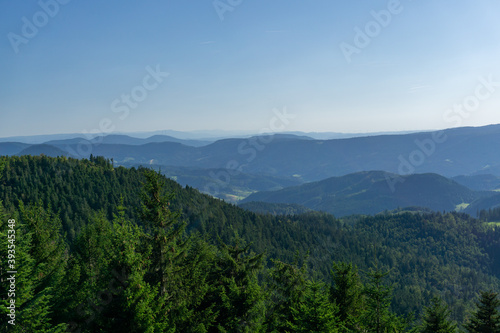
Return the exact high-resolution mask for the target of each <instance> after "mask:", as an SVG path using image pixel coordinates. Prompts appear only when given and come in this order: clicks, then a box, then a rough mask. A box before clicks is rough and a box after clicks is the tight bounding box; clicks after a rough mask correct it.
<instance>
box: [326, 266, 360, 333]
mask: <svg viewBox="0 0 500 333" xmlns="http://www.w3.org/2000/svg"><path fill="white" fill-rule="evenodd" d="M332 278H333V284H332V286H331V287H330V300H331V302H332V303H334V304H336V305H337V307H338V309H339V310H338V317H339V319H340V321H341V322H342V323H343V324H344V325H345V326H346V327H347V328H349V329H351V330H354V329H355V326H356V324H355V322H356V318H358V317H359V315H360V313H361V310H362V307H363V299H362V285H361V280H360V277H359V275H358V271H357V268H356V267H353V265H352V264H347V263H344V262H339V263H337V262H334V263H333V270H332Z"/></svg>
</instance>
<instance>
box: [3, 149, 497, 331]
mask: <svg viewBox="0 0 500 333" xmlns="http://www.w3.org/2000/svg"><path fill="white" fill-rule="evenodd" d="M0 165H3V170H2V171H1V172H0V200H1V201H2V205H3V206H4V207H5V210H4V212H3V213H2V210H0V221H1V226H0V227H1V229H0V232H1V233H2V235H1V237H2V247H4V248H7V245H6V244H3V243H5V242H6V240H7V237H6V235H4V233H7V228H8V227H7V220H8V219H15V220H16V221H17V226H16V228H17V229H16V241H17V243H16V244H17V245H16V246H18V251H19V256H20V257H19V262H20V263H19V272H20V273H19V274H20V276H19V281H18V282H19V286H20V288H19V290H23V291H22V292H20V294H19V296H18V301H19V302H18V303H19V308H18V310H19V313H18V318H19V320H20V322H19V325H20V326H18V327H21V324H22V325H26V326H22V327H25V328H26V327H49V328H50V327H52V328H54V327H56V326H57V325H59V324H61V327H63V326H64V325H63V324H64V323H66V324H68V323H71V325H70V326H71V327H77V328H80V329H82V331H84V332H93V331H99V330H101V331H109V332H112V331H116V332H120V330H121V331H129V332H144V331H147V329H150V331H154V332H166V331H168V330H167V328H168V327H170V328H172V327H175V328H174V331H175V330H176V331H179V332H215V331H222V329H225V330H226V331H229V332H230V331H249V332H254V331H255V332H258V331H263V332H267V331H273V330H274V331H278V332H285V331H286V330H288V331H300V330H299V328H301V327H302V331H308V329H307V326H306V324H305V323H306V322H308V321H311V320H313V319H314V318H315V317H314V314H313V313H312V312H308V311H306V310H307V309H320V313H319V314H318V313H317V315H320V317H321V318H323V319H322V320H326V321H328V323H329V324H328V325H330V326H329V327H330V328H332V329H330V330H321V331H324V332H335V331H336V330H334V329H333V328H334V327H337V328H338V327H339V326H338V325H340V324H339V323H340V322H343V323H347V322H346V321H345V320H347V319H345V318H344V319H342V318H343V317H342V310H343V309H344V308H343V307H340V308H339V306H338V304H340V303H338V302H337V301H336V300H337V298H336V297H338V294H335V292H334V291H335V288H333V289H331V290H330V289H329V285H331V284H332V275H331V270H332V264H333V263H334V262H347V263H351V264H353V265H354V267H357V268H358V269H359V276H360V280H361V281H360V282H359V284H355V288H354V289H355V290H357V291H356V292H357V293H358V294H359V300H360V303H359V304H358V305H357V306H358V307H357V309H356V311H355V312H353V313H355V315H354V314H353V316H354V317H352V318H351V319H349V320H351V322H350V323H351V324H353V323H355V325H358V326H357V327H364V326H362V325H367V326H366V327H370V326H369V325H370V317H369V316H368V314H369V313H371V312H370V311H374V309H373V308H370V304H372V303H370V297H371V296H370V295H372V294H370V293H369V292H368V291H369V290H370V288H373V286H374V285H378V286H379V287H380V286H388V285H391V286H392V287H393V291H392V294H391V293H385V294H384V290H385V289H383V288H385V287H383V288H382V287H380V288H382V289H379V290H378V291H379V292H381V294H380V295H382V294H383V295H385V296H383V295H382V296H383V297H385V298H384V302H383V304H386V305H387V306H388V308H386V309H385V310H384V311H386V312H384V313H386V314H387V318H392V319H391V320H393V321H390V320H389V319H387V325H389V322H391V323H393V324H394V323H395V322H399V321H398V320H399V319H401V318H400V317H398V316H396V314H408V313H409V312H410V311H414V312H415V314H416V319H417V320H416V321H411V323H410V326H415V325H419V324H420V321H419V320H420V319H421V318H422V317H421V315H422V313H423V309H424V306H428V305H430V304H431V303H430V300H431V298H432V297H433V296H440V297H441V298H442V299H444V301H445V302H446V303H447V304H448V305H449V306H450V309H451V316H452V318H453V319H455V320H457V321H458V322H459V323H463V322H465V321H466V320H467V318H468V317H469V311H474V309H475V305H474V301H476V300H477V294H478V292H479V291H480V290H495V291H498V290H500V283H499V279H498V277H499V276H500V263H499V260H500V230H499V231H497V230H496V229H493V228H491V227H489V226H487V225H486V224H483V223H480V222H479V221H477V220H475V219H472V218H470V217H469V216H467V215H464V214H455V213H454V214H446V215H443V214H440V213H431V214H411V213H403V214H390V215H377V216H374V217H364V218H361V217H360V218H350V219H344V220H338V219H335V218H334V217H333V216H332V215H328V214H323V213H317V212H308V213H304V214H298V215H293V216H292V215H289V216H287V215H280V216H272V215H258V214H254V213H251V212H247V211H244V210H243V209H241V208H238V207H236V206H234V205H230V204H227V203H225V202H223V201H220V200H217V199H213V198H211V197H209V196H206V195H204V194H201V193H199V192H198V191H197V190H194V189H192V188H189V187H186V188H183V187H181V186H179V185H178V184H177V183H175V182H174V181H172V180H169V179H166V178H165V177H162V176H160V175H158V174H156V173H154V172H152V171H147V169H134V168H131V169H126V168H123V167H118V168H114V167H113V166H112V164H111V163H110V161H107V160H105V159H103V158H100V157H98V158H96V157H92V158H91V159H90V160H76V159H71V158H65V157H61V158H50V157H44V156H36V157H31V156H23V157H1V158H0ZM1 169H2V168H0V170H1ZM162 184H163V185H162ZM162 188H164V189H165V190H166V192H164V191H162ZM141 193H142V194H141ZM162 193H167V194H165V196H163V195H162ZM168 193H173V194H174V195H175V197H171V196H170V195H169V194H168ZM158 202H159V203H160V204H161V205H159V206H158ZM167 202H170V204H169V205H167ZM163 203H164V204H163ZM167 207H168V208H167ZM0 208H1V207H0ZM152 212H157V213H158V212H160V213H161V214H160V215H157V214H156V213H152ZM175 212H179V214H180V216H178V217H177V216H176V214H175ZM155 214H156V215H155ZM155 216H160V217H161V218H159V220H158V221H157V222H158V224H155V223H154V222H155V221H156V217H155ZM59 217H60V219H59ZM129 221H130V222H129ZM182 221H185V231H182V230H183V229H182ZM194 231H200V234H199V235H201V236H196V235H195V233H194ZM188 235H191V238H190V239H187V238H186V237H187V236H188ZM4 236H5V237H4ZM165 242H167V243H165ZM225 244H227V245H225ZM244 244H249V246H250V247H249V248H248V249H246V248H245V246H244ZM4 245H5V246H4ZM162 248H163V249H166V248H168V249H170V250H169V251H167V252H163V250H161V249H162ZM158 251H159V252H158ZM47 253H50V255H48V256H47ZM162 253H163V255H166V256H167V257H168V258H169V259H168V260H167V261H164V260H163V259H161V258H164V257H163V255H161V254H162ZM177 254H182V255H177ZM258 254H264V255H265V259H261V257H260V256H259V255H258ZM157 255H158V256H157ZM1 256H2V263H4V262H5V261H4V260H6V253H5V251H4V252H1ZM305 258H307V259H306V260H305ZM271 259H272V260H271ZM260 260H263V262H262V263H263V265H262V266H261V265H260V264H259V262H260ZM166 262H169V263H170V264H168V265H166ZM301 262H305V263H304V265H305V266H303V268H301V264H300V263H301ZM165 265H166V266H165ZM162 267H163V268H162ZM336 267H337V268H336V269H334V272H337V275H334V277H335V276H336V277H337V278H338V277H339V274H340V273H341V272H342V271H343V269H344V271H345V268H346V266H342V265H340V266H338V265H337V266H336ZM342 267H344V268H342ZM117 272H119V273H120V274H119V276H120V277H121V279H122V280H123V281H122V280H118V283H120V285H121V287H120V288H119V289H117V288H115V287H114V285H113V287H109V284H110V281H113V279H115V280H116V274H117ZM122 272H125V275H123V274H122ZM352 272H353V271H351V273H352ZM369 272H379V273H381V272H387V276H385V275H384V274H382V275H380V276H379V275H377V274H378V273H377V274H375V275H374V274H371V273H369ZM353 274H354V273H353ZM1 275H2V277H1V278H2V279H5V278H6V277H7V276H6V273H5V271H4V270H2V271H1ZM113 276H115V278H113ZM352 276H358V274H354V275H352ZM376 276H379V278H378V279H379V280H376V279H377V277H376ZM384 276H385V277H384ZM374 279H375V280H374ZM4 281H5V280H4ZM120 281H121V282H120ZM313 281H316V282H313ZM319 281H322V283H324V284H323V285H322V284H318V283H317V282H319ZM377 281H378V282H377ZM115 282H117V281H115ZM381 282H382V284H380V283H381ZM5 287H6V285H5V284H1V286H0V288H3V289H1V290H0V297H1V299H2V300H5V299H6V298H5V295H6V290H5V289H4V288H5ZM21 287H22V288H21ZM110 288H112V291H109V290H110ZM173 290H175V292H172V291H173ZM332 290H333V291H332ZM103 291H105V292H106V293H107V294H106V293H104V292H103ZM102 295H105V296H106V297H107V298H104V296H102ZM109 295H112V296H111V298H112V301H109V302H108V300H109ZM320 295H323V296H320ZM328 295H330V296H328ZM391 295H392V296H391ZM327 296H328V297H327ZM372 296H373V295H372ZM382 296H381V297H382ZM99 297H100V298H99ZM322 297H323V298H322ZM391 300H392V303H391ZM2 302H3V301H2ZM332 302H333V303H332ZM241 304H245V306H242V305H241ZM335 304H337V305H335ZM391 304H392V305H391ZM344 310H345V309H344ZM378 310H380V309H378ZM321 311H325V312H324V313H323V314H321ZM353 311H354V310H353ZM392 312H394V316H392V315H391V313H392ZM30 313H31V315H29V314H30ZM325 313H329V315H325ZM2 316H3V317H4V318H3V319H2V323H1V324H2V329H3V328H5V326H4V325H3V320H5V317H6V316H5V315H4V314H2ZM391 316H392V317H391ZM22 318H24V321H22ZM34 318H38V319H37V320H34ZM151 318H153V319H151ZM325 318H326V319H325ZM395 318H399V319H397V320H396V319H395ZM342 320H344V321H342ZM401 320H402V319H401ZM424 322H425V320H424ZM242 323H244V324H242ZM399 323H400V324H401V322H399ZM29 325H32V326H29ZM37 325H39V326H37ZM44 325H45V326H44ZM169 325H174V326H169ZM242 325H243V326H242ZM336 325H337V326H336ZM353 325H354V324H353ZM304 327H305V328H304ZM243 328H244V329H243ZM285 328H286V329H285ZM61 329H62V328H61ZM27 331H33V332H35V331H40V332H42V331H43V330H38V328H37V330H30V329H27ZM46 331H49V330H48V329H47V330H46ZM54 331H56V330H54ZM71 331H76V329H74V330H71Z"/></svg>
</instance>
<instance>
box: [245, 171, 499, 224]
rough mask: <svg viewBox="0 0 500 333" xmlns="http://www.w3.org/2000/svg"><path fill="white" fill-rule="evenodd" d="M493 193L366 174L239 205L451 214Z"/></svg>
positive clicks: (434, 179)
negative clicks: (406, 209) (419, 210)
mask: <svg viewBox="0 0 500 333" xmlns="http://www.w3.org/2000/svg"><path fill="white" fill-rule="evenodd" d="M492 194H493V193H491V194H490V193H486V192H479V191H473V190H470V189H469V188H467V187H465V186H462V185H460V184H458V183H456V182H455V181H453V180H451V179H448V178H445V177H443V176H440V175H437V174H414V175H408V176H399V175H396V174H391V173H387V172H383V171H365V172H358V173H353V174H349V175H345V176H341V177H332V178H328V179H325V180H321V181H318V182H313V183H307V184H302V185H299V186H293V187H287V188H284V189H281V190H277V191H262V192H257V193H254V194H251V195H250V196H249V197H247V198H246V199H244V200H242V201H241V202H242V203H250V202H252V201H255V202H265V203H288V204H298V205H302V206H305V207H307V208H310V209H314V210H318V211H325V212H328V213H331V214H334V215H335V216H339V217H340V216H346V215H352V214H376V213H380V212H383V211H384V210H393V209H397V208H398V207H410V206H415V207H425V208H430V209H432V210H434V211H453V210H455V208H456V207H457V206H458V205H460V204H464V203H465V204H468V203H471V202H473V201H475V200H476V199H479V198H481V197H483V196H491V195H492ZM254 205H256V203H255V204H254Z"/></svg>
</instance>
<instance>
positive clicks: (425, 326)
mask: <svg viewBox="0 0 500 333" xmlns="http://www.w3.org/2000/svg"><path fill="white" fill-rule="evenodd" d="M449 317H450V310H448V305H447V304H445V303H444V302H443V301H442V300H441V298H438V297H434V298H433V299H432V300H431V305H430V306H428V307H426V308H425V310H424V316H423V319H422V325H421V327H420V330H419V331H420V332H421V333H455V332H456V330H457V326H456V325H455V324H454V323H453V322H451V320H450V319H449Z"/></svg>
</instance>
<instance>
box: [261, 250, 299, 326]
mask: <svg viewBox="0 0 500 333" xmlns="http://www.w3.org/2000/svg"><path fill="white" fill-rule="evenodd" d="M271 261H272V262H273V264H274V267H273V268H271V269H270V271H269V272H268V274H269V277H268V280H269V282H268V301H269V303H270V304H268V306H267V309H266V310H267V315H266V322H265V323H266V325H267V330H268V331H270V332H289V331H290V330H289V327H290V323H292V324H293V323H294V316H293V312H292V310H291V309H292V307H293V306H294V305H296V304H298V303H299V302H301V301H302V300H303V298H304V294H305V291H306V282H307V279H306V271H305V269H306V267H305V265H303V266H302V267H298V266H297V263H296V262H295V263H293V264H287V263H284V262H282V261H279V260H274V259H271Z"/></svg>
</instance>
